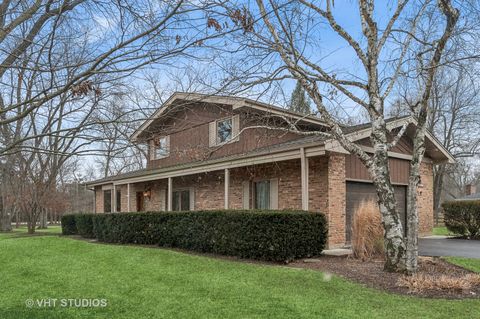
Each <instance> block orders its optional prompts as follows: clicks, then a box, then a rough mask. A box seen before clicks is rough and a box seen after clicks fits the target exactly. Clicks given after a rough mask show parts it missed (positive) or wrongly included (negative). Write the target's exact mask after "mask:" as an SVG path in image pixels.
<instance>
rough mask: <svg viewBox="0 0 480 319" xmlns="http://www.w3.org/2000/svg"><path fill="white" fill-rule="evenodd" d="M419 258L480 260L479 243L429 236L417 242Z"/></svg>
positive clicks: (477, 241)
mask: <svg viewBox="0 0 480 319" xmlns="http://www.w3.org/2000/svg"><path fill="white" fill-rule="evenodd" d="M418 246H419V254H420V255H421V256H453V257H467V258H480V241H479V240H466V239H454V238H448V237H441V236H430V237H424V238H420V239H419V240H418Z"/></svg>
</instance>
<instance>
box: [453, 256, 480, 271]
mask: <svg viewBox="0 0 480 319" xmlns="http://www.w3.org/2000/svg"><path fill="white" fill-rule="evenodd" d="M445 259H446V260H447V261H449V262H451V263H454V264H457V265H460V266H462V267H464V268H467V269H470V270H472V271H476V272H479V273H480V259H473V258H462V257H445Z"/></svg>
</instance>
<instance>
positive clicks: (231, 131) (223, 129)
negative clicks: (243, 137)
mask: <svg viewBox="0 0 480 319" xmlns="http://www.w3.org/2000/svg"><path fill="white" fill-rule="evenodd" d="M239 133H240V115H238V114H237V115H233V116H232V117H229V118H224V119H221V120H216V121H212V122H210V123H209V126H208V144H209V146H210V147H214V146H217V145H222V144H227V143H233V142H238V141H239V140H240V137H239Z"/></svg>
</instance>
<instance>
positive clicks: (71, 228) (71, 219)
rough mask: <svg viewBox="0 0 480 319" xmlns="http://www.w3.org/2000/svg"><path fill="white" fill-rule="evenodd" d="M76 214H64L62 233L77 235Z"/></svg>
mask: <svg viewBox="0 0 480 319" xmlns="http://www.w3.org/2000/svg"><path fill="white" fill-rule="evenodd" d="M75 216H76V215H75V214H70V215H63V216H62V234H64V235H76V234H77V225H76V223H75Z"/></svg>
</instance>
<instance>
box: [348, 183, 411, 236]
mask: <svg viewBox="0 0 480 319" xmlns="http://www.w3.org/2000/svg"><path fill="white" fill-rule="evenodd" d="M394 190H395V198H396V200H397V211H398V212H399V213H400V220H401V222H402V225H403V229H405V221H406V211H407V209H406V203H407V201H406V198H407V187H406V186H394ZM376 196H377V194H376V193H375V187H374V186H373V184H370V183H358V182H347V207H346V210H347V212H346V213H347V216H346V237H347V242H350V239H351V234H352V220H353V214H354V212H355V211H356V209H357V208H358V206H359V205H360V203H361V202H362V201H364V200H373V201H375V202H376V201H377V197H376Z"/></svg>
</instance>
